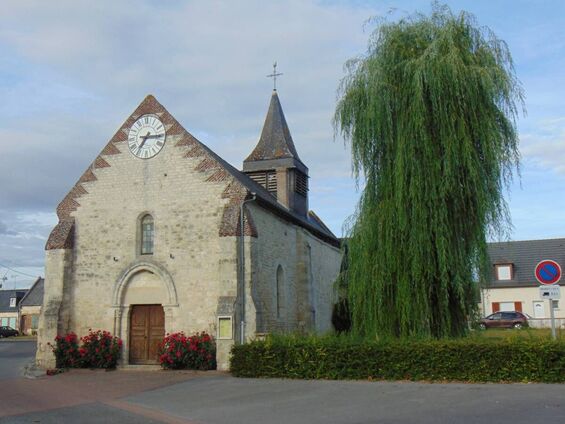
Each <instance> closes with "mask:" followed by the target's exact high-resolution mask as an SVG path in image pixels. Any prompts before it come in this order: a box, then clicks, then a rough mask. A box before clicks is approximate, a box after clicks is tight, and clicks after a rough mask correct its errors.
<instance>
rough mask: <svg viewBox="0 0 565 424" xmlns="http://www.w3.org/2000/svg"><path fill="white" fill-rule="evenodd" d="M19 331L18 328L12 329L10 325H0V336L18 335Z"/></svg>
mask: <svg viewBox="0 0 565 424" xmlns="http://www.w3.org/2000/svg"><path fill="white" fill-rule="evenodd" d="M19 335H20V332H19V331H18V330H14V329H13V328H12V327H8V326H4V327H0V337H10V336H19Z"/></svg>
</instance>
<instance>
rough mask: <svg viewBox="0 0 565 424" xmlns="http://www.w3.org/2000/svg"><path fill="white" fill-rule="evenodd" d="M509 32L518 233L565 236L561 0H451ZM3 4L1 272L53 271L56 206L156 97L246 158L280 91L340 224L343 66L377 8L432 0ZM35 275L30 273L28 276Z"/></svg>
mask: <svg viewBox="0 0 565 424" xmlns="http://www.w3.org/2000/svg"><path fill="white" fill-rule="evenodd" d="M447 3H448V4H449V5H450V6H451V8H452V9H453V10H454V11H459V10H462V9H463V10H467V11H469V12H471V13H473V14H475V16H476V17H477V19H478V21H479V22H480V23H481V24H483V25H486V26H488V27H490V28H491V29H492V30H494V32H495V33H496V34H497V35H498V36H499V37H501V38H502V39H504V40H506V41H507V43H508V45H509V47H510V50H511V51H512V54H513V57H514V60H515V64H516V71H517V74H518V77H519V78H520V80H521V81H522V83H523V85H524V89H525V92H526V108H527V116H524V117H521V119H520V121H519V130H520V139H521V152H522V156H523V157H522V159H523V164H522V178H521V180H519V181H518V180H517V181H516V183H515V184H514V186H513V187H512V190H511V191H510V192H509V193H508V201H509V204H510V208H511V213H512V218H513V223H514V227H515V228H514V231H513V233H512V239H514V240H521V239H531V238H552V237H564V236H565V228H564V226H563V223H564V222H563V221H564V220H563V217H564V215H565V212H564V210H565V160H564V158H565V101H564V98H565V72H564V71H563V69H565V25H564V24H565V21H564V19H565V18H563V17H564V16H565V2H562V1H561V0H554V1H549V0H538V1H536V2H532V1H530V0H497V1H492V0H468V1H463V0H461V1H457V0H453V1H447ZM2 6H3V7H2V10H1V11H0V49H1V54H0V99H1V100H2V101H1V102H0V278H2V277H6V278H7V280H6V281H5V282H4V287H5V288H11V287H13V285H14V284H17V286H18V287H25V286H27V285H29V284H30V282H31V281H32V278H31V276H35V275H42V274H43V257H44V251H43V248H44V245H45V241H46V238H47V236H48V234H49V232H50V230H51V228H52V227H53V225H54V224H55V223H56V216H55V213H54V211H55V207H56V205H57V204H58V203H59V201H61V199H62V198H63V197H64V195H65V194H66V193H67V191H68V190H69V189H70V188H71V187H72V186H73V185H74V183H75V181H76V180H77V179H78V177H79V176H80V175H81V174H82V172H83V171H84V169H85V168H86V167H87V166H88V164H89V163H90V162H91V161H92V160H93V159H94V157H95V156H96V155H97V154H98V152H99V151H100V150H101V149H102V148H103V147H104V145H105V144H106V143H107V141H108V140H109V138H110V137H111V136H112V135H113V134H114V132H115V131H116V129H117V128H118V127H119V126H120V125H121V123H122V122H123V121H124V120H125V119H126V118H127V117H128V116H129V115H130V113H131V112H132V111H133V110H134V109H135V107H136V106H137V105H138V103H139V102H141V100H142V99H143V98H144V97H145V96H146V95H147V94H149V93H151V94H154V95H155V96H156V97H157V99H158V100H159V101H160V102H161V103H162V104H163V105H164V106H165V107H166V108H167V109H168V110H169V111H170V112H171V113H172V114H173V115H174V116H175V117H176V118H177V119H178V120H179V121H180V122H181V123H182V124H183V126H184V127H185V128H186V129H187V130H189V131H190V132H192V133H193V134H194V135H195V136H196V137H197V138H199V139H200V140H201V141H202V142H204V143H205V144H207V145H208V146H210V147H211V148H212V149H213V150H215V151H216V152H217V153H218V154H220V155H221V156H223V157H224V158H225V159H226V160H228V161H229V162H230V163H232V164H233V165H234V166H236V167H238V168H240V167H241V162H242V160H243V158H244V157H245V156H246V155H247V154H248V153H249V152H250V151H251V149H252V148H253V146H254V145H255V143H256V142H257V140H258V137H259V134H260V130H261V126H262V124H263V120H264V116H265V113H266V110H267V106H268V102H269V98H270V94H271V89H272V81H271V80H270V79H268V78H266V75H267V74H268V73H270V72H271V70H272V68H271V65H272V62H273V61H274V60H277V61H278V64H279V68H278V70H279V71H280V72H283V74H284V75H283V76H282V77H281V78H280V79H279V81H278V89H279V90H278V91H279V96H280V99H281V102H282V104H283V108H284V110H285V114H286V117H287V121H288V123H289V126H290V129H291V132H292V135H293V138H294V141H295V144H296V146H297V149H298V152H299V154H300V156H301V158H302V160H303V161H304V162H305V163H306V164H307V165H308V167H309V168H310V176H311V180H310V182H311V192H310V196H311V197H310V205H311V208H312V209H313V210H315V211H316V212H317V213H318V214H319V215H320V216H321V217H322V218H323V219H325V220H326V223H327V224H328V225H329V226H330V228H331V229H332V230H333V231H334V232H335V233H336V234H337V235H341V233H342V225H343V222H344V220H345V219H346V218H347V217H348V216H349V215H350V214H351V213H352V212H353V211H354V208H355V204H356V201H357V198H358V193H357V191H356V188H355V182H354V181H353V179H352V177H351V166H350V154H349V150H348V149H347V147H346V146H344V144H343V142H342V141H340V140H335V141H334V137H333V129H332V126H331V117H332V114H333V110H334V107H335V101H336V89H337V86H338V84H339V80H340V78H341V77H342V76H343V64H344V62H345V61H346V60H347V59H349V58H352V57H355V56H358V55H361V54H363V52H364V51H365V49H366V43H367V38H368V36H369V34H370V32H371V31H372V28H374V27H372V26H371V25H366V22H367V20H368V19H369V18H371V17H378V16H388V18H389V19H394V18H396V17H400V16H404V15H406V14H407V13H412V12H414V11H416V10H419V11H423V12H426V13H427V12H429V10H430V2H429V1H427V0H426V1H418V0H410V1H404V0H394V1H388V0H387V1H385V0H374V1H313V0H300V1H298V0H296V1H292V0H291V1H266V0H257V1H237V2H234V1H199V2H197V1H180V0H178V1H171V0H169V1H157V0H155V1H149V0H145V1H143V0H136V1H119V2H117V1H115V0H98V1H96V2H91V1H76V0H72V1H71V0H53V1H44V0H36V1H31V0H30V1H27V0H5V1H4V2H3V4H2ZM26 274H27V275H26Z"/></svg>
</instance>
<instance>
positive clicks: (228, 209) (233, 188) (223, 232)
mask: <svg viewBox="0 0 565 424" xmlns="http://www.w3.org/2000/svg"><path fill="white" fill-rule="evenodd" d="M247 194H248V192H247V189H246V188H244V187H243V186H242V185H241V184H240V183H238V182H237V181H236V180H235V179H233V180H232V182H231V183H230V184H229V185H228V186H227V187H226V189H225V190H224V192H223V193H222V198H224V199H229V202H228V204H227V205H226V206H225V207H224V214H223V216H222V223H221V225H220V237H233V236H241V228H240V227H241V225H240V219H241V214H240V212H241V209H240V205H241V203H242V202H243V201H244V200H245V199H246V197H247ZM243 232H244V234H245V235H246V236H250V237H257V227H256V226H255V223H254V222H253V217H252V216H251V215H250V214H248V213H246V214H244V221H243Z"/></svg>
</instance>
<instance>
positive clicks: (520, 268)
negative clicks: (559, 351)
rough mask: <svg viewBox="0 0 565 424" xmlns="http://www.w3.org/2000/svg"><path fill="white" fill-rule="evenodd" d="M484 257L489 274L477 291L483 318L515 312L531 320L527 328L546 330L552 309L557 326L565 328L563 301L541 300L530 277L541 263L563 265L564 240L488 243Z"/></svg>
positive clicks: (532, 276) (538, 284)
mask: <svg viewBox="0 0 565 424" xmlns="http://www.w3.org/2000/svg"><path fill="white" fill-rule="evenodd" d="M488 254H489V262H490V274H489V278H488V280H487V281H485V282H483V285H482V286H483V287H482V288H481V304H480V308H481V310H482V312H483V315H485V316H486V315H490V314H491V313H494V312H498V311H519V312H523V313H526V314H527V315H529V316H530V317H531V318H530V320H529V322H530V325H531V326H533V327H549V326H550V319H549V318H550V311H551V310H550V308H551V307H553V309H554V312H555V317H556V318H557V324H558V325H561V326H563V325H565V307H564V306H562V302H563V301H562V300H553V301H551V300H548V299H542V298H541V297H540V290H539V286H540V283H539V282H538V281H537V280H536V278H535V275H534V270H535V267H536V265H537V264H538V263H539V262H541V261H542V260H544V259H552V260H554V261H556V262H557V263H559V264H561V266H564V265H565V238H559V239H548V240H522V241H509V242H501V243H489V245H488ZM558 284H565V281H563V280H562V281H560V282H559V283H558Z"/></svg>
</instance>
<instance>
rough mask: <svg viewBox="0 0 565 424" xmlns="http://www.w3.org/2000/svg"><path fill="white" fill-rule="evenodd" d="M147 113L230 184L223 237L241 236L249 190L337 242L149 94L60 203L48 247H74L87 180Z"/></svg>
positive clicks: (250, 232)
mask: <svg viewBox="0 0 565 424" xmlns="http://www.w3.org/2000/svg"><path fill="white" fill-rule="evenodd" d="M145 114H155V115H157V116H158V117H159V119H160V120H161V121H162V122H163V124H164V125H165V126H166V127H167V135H168V136H177V137H178V141H177V143H176V144H175V147H177V148H178V149H179V154H182V155H183V157H187V158H188V157H189V158H198V159H201V160H200V161H199V162H198V163H197V165H196V166H195V168H194V169H195V171H198V172H205V173H209V174H210V175H209V176H208V178H207V179H206V181H207V182H210V183H218V182H224V181H225V182H227V183H228V186H227V188H226V189H225V190H224V193H223V195H222V197H223V198H225V199H229V201H228V203H227V204H226V206H225V207H224V212H223V217H222V223H221V226H220V230H219V236H220V237H229V236H238V235H239V216H240V205H241V202H242V201H243V200H245V199H247V198H250V193H251V192H253V193H255V194H256V196H257V199H258V204H260V205H261V206H264V207H265V206H266V207H268V208H269V209H271V210H273V211H275V212H276V213H277V214H278V215H280V216H282V217H284V218H286V219H289V220H290V221H292V222H295V223H296V224H298V225H300V226H303V227H304V228H306V229H308V230H309V231H311V232H314V233H319V234H318V235H319V236H321V237H322V238H324V239H327V240H329V241H330V242H332V243H334V242H335V243H337V239H336V238H335V236H334V235H333V234H332V233H331V232H326V231H324V229H321V230H322V231H320V228H317V227H316V226H313V225H312V223H310V222H308V221H307V220H305V219H304V218H301V217H298V216H296V214H293V213H292V212H290V211H288V210H287V209H285V208H284V207H282V206H280V205H279V204H278V203H277V201H276V200H275V199H274V198H273V197H272V196H271V194H270V193H269V192H268V191H267V190H266V189H264V188H263V187H262V186H260V185H259V184H257V183H255V182H254V181H253V180H251V179H250V178H249V177H248V176H247V175H245V174H243V173H242V172H240V171H238V170H237V169H235V168H234V167H233V166H231V165H230V164H228V163H227V162H226V161H224V160H223V159H222V158H220V157H219V156H218V155H217V154H216V153H214V152H213V151H212V150H210V149H209V148H208V147H207V146H206V145H204V144H203V143H201V142H200V141H198V140H197V139H196V138H195V137H194V136H193V135H192V134H190V133H189V132H188V131H187V130H185V129H184V128H183V127H182V125H181V124H180V123H179V122H178V121H177V120H176V119H175V118H174V117H173V116H172V115H171V114H170V113H169V112H168V111H167V110H166V109H165V108H164V107H163V105H161V104H160V103H159V102H158V101H157V99H155V97H153V96H152V95H148V96H147V97H146V98H145V99H144V100H143V101H142V102H141V104H140V105H139V106H138V107H137V108H136V109H135V111H134V112H133V113H132V114H131V115H130V116H129V117H128V118H127V119H126V120H125V122H124V123H123V124H122V126H121V127H120V128H119V129H118V131H117V132H116V133H115V134H114V136H113V137H112V138H111V139H110V141H109V142H108V144H107V145H106V146H105V147H104V148H103V149H102V151H101V152H100V154H99V155H98V156H97V157H96V158H95V159H94V161H93V162H92V163H91V165H89V167H88V168H87V169H86V171H85V172H84V173H83V174H82V176H81V177H80V178H79V180H78V181H77V183H76V184H75V186H74V187H73V188H72V189H71V190H70V191H69V193H68V194H67V195H66V196H65V198H64V199H63V200H62V201H61V203H59V205H58V206H57V216H58V217H59V223H58V224H57V226H56V227H55V228H54V229H53V231H52V232H51V235H50V236H49V239H48V241H47V244H46V246H45V249H46V250H52V249H69V248H72V247H73V240H74V218H73V217H72V215H71V214H72V212H74V211H76V210H77V209H78V208H79V207H80V198H81V197H82V196H84V195H86V194H88V191H87V190H86V188H85V187H84V185H83V184H84V183H86V182H89V183H95V182H96V181H97V177H96V172H97V170H101V171H102V170H103V169H104V168H108V167H110V166H111V165H110V164H109V163H108V161H106V160H105V159H104V157H106V156H111V155H119V154H123V153H124V152H126V153H127V151H128V150H127V135H128V132H129V129H130V127H131V125H132V124H133V123H134V122H135V121H136V120H137V119H138V118H139V117H140V116H143V115H145ZM244 229H245V230H244V232H245V235H247V236H253V237H256V236H257V231H256V229H255V226H254V225H253V222H252V220H251V218H249V219H247V215H246V221H245V224H244Z"/></svg>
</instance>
